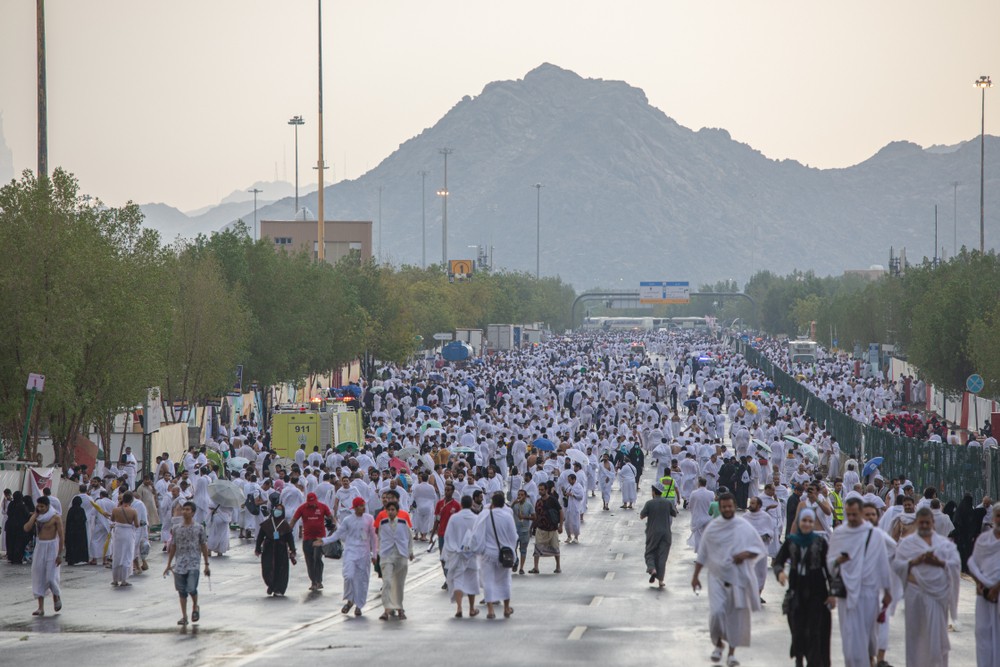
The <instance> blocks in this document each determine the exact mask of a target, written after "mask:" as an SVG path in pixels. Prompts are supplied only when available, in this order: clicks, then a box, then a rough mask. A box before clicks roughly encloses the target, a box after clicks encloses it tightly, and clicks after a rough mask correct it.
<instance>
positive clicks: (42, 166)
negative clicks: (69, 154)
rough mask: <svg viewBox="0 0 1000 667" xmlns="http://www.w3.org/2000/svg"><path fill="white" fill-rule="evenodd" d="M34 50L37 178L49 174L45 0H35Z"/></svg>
mask: <svg viewBox="0 0 1000 667" xmlns="http://www.w3.org/2000/svg"><path fill="white" fill-rule="evenodd" d="M35 50H36V56H37V58H38V72H37V75H38V81H37V83H38V88H37V97H38V100H37V101H38V174H37V176H38V178H44V177H45V176H48V175H49V138H48V136H49V121H48V103H47V98H46V94H45V0H35Z"/></svg>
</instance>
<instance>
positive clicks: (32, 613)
mask: <svg viewBox="0 0 1000 667" xmlns="http://www.w3.org/2000/svg"><path fill="white" fill-rule="evenodd" d="M31 615H32V616H45V611H44V610H42V609H36V610H35V611H33V612H31Z"/></svg>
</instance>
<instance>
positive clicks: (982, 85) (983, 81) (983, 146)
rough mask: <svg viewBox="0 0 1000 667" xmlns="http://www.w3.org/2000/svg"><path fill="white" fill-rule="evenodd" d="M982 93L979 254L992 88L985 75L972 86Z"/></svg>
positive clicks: (983, 227)
mask: <svg viewBox="0 0 1000 667" xmlns="http://www.w3.org/2000/svg"><path fill="white" fill-rule="evenodd" d="M973 85H974V86H975V87H976V88H979V89H980V91H981V92H982V98H983V100H982V120H981V126H980V130H979V252H981V253H985V252H986V213H985V204H986V181H985V177H986V89H987V88H992V87H993V81H991V80H990V77H988V76H986V75H985V74H984V75H982V76H981V77H979V80H978V81H976V82H975V83H974V84H973Z"/></svg>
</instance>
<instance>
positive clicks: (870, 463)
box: [861, 456, 883, 479]
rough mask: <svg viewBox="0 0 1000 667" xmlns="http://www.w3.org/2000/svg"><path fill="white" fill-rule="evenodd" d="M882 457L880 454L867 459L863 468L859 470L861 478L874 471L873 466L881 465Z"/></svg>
mask: <svg viewBox="0 0 1000 667" xmlns="http://www.w3.org/2000/svg"><path fill="white" fill-rule="evenodd" d="M882 461H883V458H882V457H881V456H876V457H874V458H871V459H868V463H866V464H865V467H864V469H862V471H861V477H862V479H863V478H865V477H868V475H870V474H872V473H873V472H875V468H878V467H879V466H880V465H882Z"/></svg>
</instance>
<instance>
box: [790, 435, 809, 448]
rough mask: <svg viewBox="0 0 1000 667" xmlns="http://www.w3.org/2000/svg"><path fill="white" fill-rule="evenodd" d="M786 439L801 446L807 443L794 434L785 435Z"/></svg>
mask: <svg viewBox="0 0 1000 667" xmlns="http://www.w3.org/2000/svg"><path fill="white" fill-rule="evenodd" d="M785 440H787V441H788V442H794V443H795V444H796V445H798V446H800V447H805V444H806V443H804V442H802V441H801V440H799V439H798V438H796V437H795V436H794V435H786V436H785Z"/></svg>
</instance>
